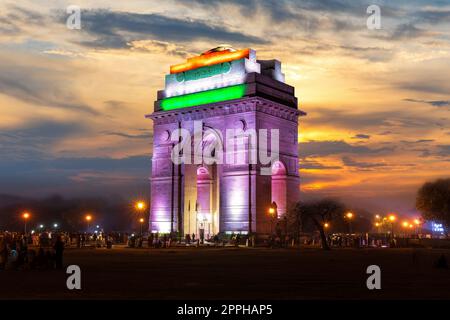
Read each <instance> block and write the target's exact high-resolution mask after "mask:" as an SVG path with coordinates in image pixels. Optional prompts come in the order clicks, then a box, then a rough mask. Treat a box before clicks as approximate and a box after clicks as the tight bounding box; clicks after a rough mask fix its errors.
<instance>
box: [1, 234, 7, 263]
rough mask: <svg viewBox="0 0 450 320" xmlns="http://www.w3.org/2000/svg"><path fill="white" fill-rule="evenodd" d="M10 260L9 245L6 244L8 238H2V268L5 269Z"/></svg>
mask: <svg viewBox="0 0 450 320" xmlns="http://www.w3.org/2000/svg"><path fill="white" fill-rule="evenodd" d="M7 262H8V247H7V245H6V239H5V238H1V239H0V269H5V266H6V263H7Z"/></svg>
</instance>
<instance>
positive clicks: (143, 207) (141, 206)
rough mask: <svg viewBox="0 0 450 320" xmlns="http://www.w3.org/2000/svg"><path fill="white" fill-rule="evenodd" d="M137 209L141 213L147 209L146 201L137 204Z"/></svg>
mask: <svg viewBox="0 0 450 320" xmlns="http://www.w3.org/2000/svg"><path fill="white" fill-rule="evenodd" d="M135 208H136V209H137V210H139V211H143V210H145V208H146V205H145V202H144V201H138V202H136V204H135Z"/></svg>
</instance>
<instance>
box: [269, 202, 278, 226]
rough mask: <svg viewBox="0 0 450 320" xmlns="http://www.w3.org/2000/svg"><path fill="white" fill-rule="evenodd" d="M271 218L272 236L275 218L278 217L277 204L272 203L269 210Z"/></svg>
mask: <svg viewBox="0 0 450 320" xmlns="http://www.w3.org/2000/svg"><path fill="white" fill-rule="evenodd" d="M268 213H269V217H270V234H272V233H273V222H274V220H275V217H276V216H277V208H276V204H275V203H273V202H272V204H271V206H270V207H269V210H268Z"/></svg>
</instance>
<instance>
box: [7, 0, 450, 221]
mask: <svg viewBox="0 0 450 320" xmlns="http://www.w3.org/2000/svg"><path fill="white" fill-rule="evenodd" d="M243 3H245V5H244V4H243ZM74 4H75V5H78V6H80V7H81V9H82V13H81V29H80V30H70V29H68V28H67V27H66V19H67V17H68V16H69V15H68V14H67V12H66V8H67V6H69V5H74ZM370 4H377V5H379V6H380V8H381V29H380V30H369V29H368V28H367V26H366V20H367V17H368V14H367V13H366V10H367V7H368V6H369V5H370ZM221 43H229V44H231V45H233V46H234V47H236V48H246V47H251V48H253V49H255V50H256V51H257V55H258V58H261V59H270V58H277V59H280V60H281V61H282V63H283V69H284V72H285V74H286V81H287V82H288V83H289V84H291V85H293V86H295V88H296V95H297V96H298V98H299V101H300V108H301V109H302V110H304V111H306V112H307V113H308V116H307V117H304V118H302V119H301V124H300V127H299V141H300V142H301V144H300V151H299V152H300V156H301V177H302V187H301V189H302V194H303V196H304V197H305V198H312V197H320V196H325V195H326V196H328V195H332V196H338V197H340V198H342V199H344V200H346V201H349V202H351V203H354V204H355V205H359V206H366V207H368V208H370V209H372V210H379V211H380V212H385V211H387V210H398V211H402V212H405V213H408V212H413V211H412V210H413V207H414V196H415V192H416V189H417V188H418V187H419V186H420V185H421V184H422V183H423V182H425V181H427V180H432V179H435V178H438V177H444V176H449V175H450V2H449V1H448V0H446V1H443V0H442V1H439V0H436V1H426V2H425V1H414V0H409V1H375V0H373V1H365V0H360V1H356V0H354V1H350V0H348V1H345V0H323V1H318V0H305V1H289V0H286V1H283V0H272V1H257V0H253V1H237V0H236V1H234V0H220V1H219V0H217V1H214V0H178V1H176V0H165V1H138V0H134V1H133V0H128V1H105V0H96V1H87V0H85V1H82V0H76V1H62V0H61V1H40V0H33V1H25V0H21V1H17V0H14V1H11V0H2V2H1V4H0V110H1V113H0V151H1V157H0V194H1V193H3V194H17V195H26V196H35V197H39V196H45V195H48V194H52V193H61V194H64V195H69V196H70V195H74V194H77V195H79V194H105V193H109V194H113V193H121V194H129V195H133V194H146V193H147V192H148V190H147V184H148V176H149V167H150V157H151V154H152V149H151V139H152V123H151V121H150V120H146V119H145V118H144V115H145V114H148V113H151V112H152V108H153V101H154V100H155V97H156V91H157V90H158V89H161V88H162V87H163V79H164V74H166V73H168V69H169V65H171V64H176V63H180V62H182V61H183V60H184V59H185V58H186V57H188V56H191V55H196V54H198V53H201V52H203V51H205V50H207V49H210V48H212V47H214V46H216V45H218V44H221Z"/></svg>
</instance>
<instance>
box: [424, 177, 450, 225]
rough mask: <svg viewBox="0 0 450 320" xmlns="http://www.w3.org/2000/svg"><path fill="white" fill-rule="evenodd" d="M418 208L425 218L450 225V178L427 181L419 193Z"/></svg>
mask: <svg viewBox="0 0 450 320" xmlns="http://www.w3.org/2000/svg"><path fill="white" fill-rule="evenodd" d="M416 208H417V210H419V211H420V212H421V213H422V216H423V218H424V219H425V220H437V221H440V222H442V223H444V224H445V225H447V226H450V178H449V179H439V180H436V181H433V182H427V183H425V184H424V185H423V186H422V187H421V188H420V189H419V191H418V193H417V198H416Z"/></svg>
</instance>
